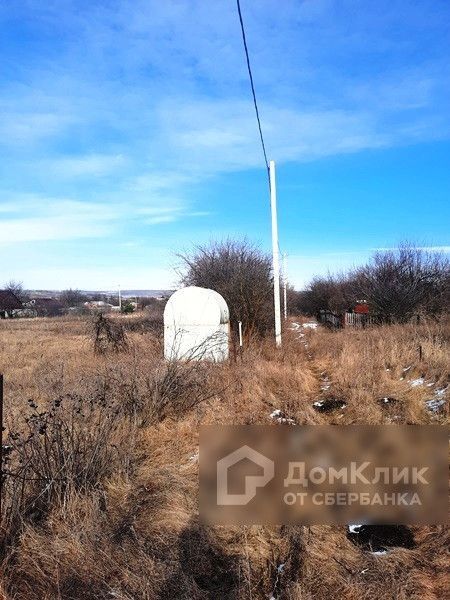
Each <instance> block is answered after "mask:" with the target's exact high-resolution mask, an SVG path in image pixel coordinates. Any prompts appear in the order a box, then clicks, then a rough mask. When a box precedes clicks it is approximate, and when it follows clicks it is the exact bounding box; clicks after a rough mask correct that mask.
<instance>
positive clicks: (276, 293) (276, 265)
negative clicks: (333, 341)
mask: <svg viewBox="0 0 450 600" xmlns="http://www.w3.org/2000/svg"><path fill="white" fill-rule="evenodd" d="M269 176H270V208H271V211H272V257H273V298H274V308H275V342H276V344H277V346H281V309H280V260H279V255H278V222H277V189H276V182H275V162H274V161H273V160H271V161H270V163H269Z"/></svg>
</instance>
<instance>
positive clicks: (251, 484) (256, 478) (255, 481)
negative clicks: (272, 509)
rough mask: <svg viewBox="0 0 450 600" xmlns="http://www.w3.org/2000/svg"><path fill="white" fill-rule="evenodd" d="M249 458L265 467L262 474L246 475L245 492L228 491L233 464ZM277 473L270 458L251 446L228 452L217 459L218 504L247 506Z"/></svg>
mask: <svg viewBox="0 0 450 600" xmlns="http://www.w3.org/2000/svg"><path fill="white" fill-rule="evenodd" d="M245 459H247V460H249V461H251V462H252V463H254V464H256V465H258V466H259V467H261V468H262V469H263V474H262V475H246V476H245V488H244V490H245V491H244V493H243V494H229V493H228V473H229V470H230V468H231V467H232V466H233V465H236V464H237V463H239V462H240V461H242V460H245ZM274 473H275V465H274V462H273V461H272V460H270V458H267V457H266V456H264V455H263V454H261V453H260V452H257V451H256V450H253V448H250V446H241V448H238V450H235V451H234V452H231V453H230V454H227V456H225V457H224V458H221V459H220V460H218V461H217V505H218V506H245V505H246V504H248V503H249V502H250V500H251V499H252V498H254V497H255V496H256V491H257V489H258V488H260V487H264V486H265V485H266V484H267V483H269V481H270V480H271V479H273V476H274Z"/></svg>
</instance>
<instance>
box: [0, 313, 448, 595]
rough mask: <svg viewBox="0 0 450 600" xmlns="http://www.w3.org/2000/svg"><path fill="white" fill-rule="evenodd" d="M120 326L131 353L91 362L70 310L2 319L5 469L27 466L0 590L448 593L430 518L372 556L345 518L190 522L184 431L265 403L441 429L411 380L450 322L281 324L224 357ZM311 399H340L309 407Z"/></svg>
mask: <svg viewBox="0 0 450 600" xmlns="http://www.w3.org/2000/svg"><path fill="white" fill-rule="evenodd" d="M118 318H120V317H118ZM123 323H124V324H125V325H126V329H127V330H128V339H129V351H128V352H122V353H110V354H106V355H104V356H102V355H96V354H94V352H93V343H92V340H91V339H90V337H89V335H88V333H87V329H88V323H87V321H86V320H83V319H81V318H80V319H75V318H73V319H69V318H55V319H34V320H25V319H24V320H10V321H1V322H0V371H1V372H3V373H4V377H5V409H4V419H5V425H6V431H5V432H4V440H7V439H9V436H10V434H11V432H12V433H13V434H14V435H15V441H14V444H16V446H17V450H15V451H13V452H12V453H11V456H10V458H9V462H8V464H7V467H8V468H10V470H11V472H13V471H14V469H16V470H17V469H19V470H20V468H22V469H24V468H25V469H27V470H26V473H27V476H26V477H22V479H20V477H16V478H15V477H14V476H13V475H11V476H7V478H6V481H5V484H4V494H3V503H2V547H1V551H2V559H3V570H2V583H1V588H0V597H1V598H4V599H5V600H6V599H8V600H12V599H20V600H22V599H23V600H27V599H39V600H45V599H59V598H61V599H64V600H70V599H73V600H75V599H76V600H78V599H83V600H90V599H92V600H94V599H95V600H100V599H105V600H106V599H117V600H119V599H120V600H132V599H146V600H156V599H161V600H163V599H167V600H172V599H179V600H181V599H183V600H200V599H211V600H220V599H240V600H244V599H245V600H259V599H261V600H262V599H266V600H268V599H269V598H271V596H272V595H274V594H276V598H277V600H280V599H283V600H284V599H286V600H287V599H289V600H300V599H302V600H310V599H311V600H313V599H335V598H336V599H341V598H342V599H351V600H353V599H354V600H356V599H374V600H383V599H404V600H411V599H414V600H419V599H420V600H432V599H442V598H445V597H449V594H450V586H449V579H448V566H449V557H448V548H449V535H448V529H447V528H446V527H445V526H437V527H423V526H420V527H419V526H415V527H412V528H411V529H412V532H413V534H414V539H415V542H416V546H415V547H414V548H413V549H405V548H394V549H392V551H390V552H389V553H388V554H387V555H384V556H376V555H373V554H372V553H370V552H367V551H365V550H362V549H361V548H359V547H358V546H355V545H354V544H353V543H352V542H351V541H350V540H349V539H348V538H347V535H346V528H345V527H337V526H333V527H331V526H313V527H300V526H299V527H276V528H275V527H271V528H269V527H259V526H258V527H257V526H254V527H245V528H243V527H241V528H239V527H235V528H227V527H204V526H201V525H200V524H199V521H198V509H197V493H198V489H197V487H198V484H197V477H198V429H199V425H200V424H206V423H229V424H251V423H253V424H270V423H273V426H274V427H278V426H281V425H278V424H277V423H276V422H275V421H274V420H271V419H270V417H269V415H270V413H271V412H272V411H273V410H274V409H280V410H282V411H283V412H284V413H285V414H286V415H287V416H289V417H290V418H292V419H294V420H295V422H296V423H298V424H339V425H345V424H352V423H365V424H378V423H394V424H395V423H434V424H436V425H437V426H439V425H443V424H444V423H446V422H447V419H448V402H446V403H445V404H443V405H442V406H440V407H439V409H437V411H436V412H433V411H431V410H429V409H427V405H426V401H427V400H429V399H430V394H431V392H430V389H431V388H428V387H427V386H425V385H418V386H416V387H412V386H411V384H410V382H411V381H412V380H414V379H415V378H419V377H422V376H423V377H424V378H425V379H426V380H427V381H433V382H435V386H436V388H445V387H446V386H447V385H448V384H449V382H450V376H449V342H450V323H449V322H448V321H445V322H441V323H427V322H422V323H421V324H420V325H402V326H400V325H399V326H383V327H377V328H372V329H366V330H353V331H352V330H345V331H337V332H330V331H328V330H326V329H318V330H316V331H310V330H306V329H305V330H304V337H299V331H300V330H295V331H293V330H290V329H289V328H286V332H285V338H284V345H283V348H282V349H281V350H275V349H274V345H273V341H272V340H271V339H270V340H269V339H268V340H264V341H259V342H257V341H255V342H252V343H251V344H250V345H249V347H248V348H247V349H246V350H245V353H244V355H243V356H242V358H241V357H239V358H238V360H230V362H229V363H228V364H222V365H208V364H195V365H190V364H188V365H168V364H166V363H165V362H164V360H163V358H162V343H161V339H160V337H159V336H158V335H156V334H155V333H153V332H151V331H147V330H146V328H145V327H141V326H140V321H139V318H138V317H129V318H125V317H124V318H123ZM305 341H306V346H305ZM419 346H422V360H420V358H419V351H418V347H419ZM407 367H410V369H409V370H407V371H405V372H404V371H403V369H405V368H407ZM402 377H403V379H401V378H402ZM326 378H327V379H328V380H329V381H330V383H329V385H330V387H329V389H327V390H323V389H321V387H324V381H326ZM327 395H333V396H334V397H339V398H342V399H343V400H345V403H346V407H345V409H338V410H335V411H332V412H330V413H318V412H317V411H315V410H314V408H313V406H312V404H313V402H314V401H315V400H317V399H318V398H324V397H327ZM382 397H394V398H395V399H396V402H395V403H393V404H388V405H386V406H383V405H382V404H380V403H379V399H380V398H382ZM431 397H432V394H431ZM443 397H444V398H446V397H448V392H445V393H444V395H443ZM30 415H31V419H29V417H30ZM26 418H27V419H29V420H28V421H26V420H25V419H26ZM33 436H34V437H33ZM28 438H29V439H30V440H31V441H29V442H27V443H25V439H28ZM55 440H56V441H55ZM4 443H7V442H5V441H4ZM22 443H23V445H21V444H22ZM20 460H22V463H19V461H20ZM22 473H23V471H22ZM281 563H285V568H284V570H283V572H282V574H281V576H280V577H278V579H279V581H278V583H276V581H277V566H278V565H280V564H281ZM275 587H276V588H277V589H276V590H275V592H274V589H275Z"/></svg>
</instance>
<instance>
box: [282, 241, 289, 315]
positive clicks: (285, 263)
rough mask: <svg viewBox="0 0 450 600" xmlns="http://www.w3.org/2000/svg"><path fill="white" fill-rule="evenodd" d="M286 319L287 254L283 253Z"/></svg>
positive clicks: (285, 311) (285, 313)
mask: <svg viewBox="0 0 450 600" xmlns="http://www.w3.org/2000/svg"><path fill="white" fill-rule="evenodd" d="M283 287H284V289H283V292H284V320H285V321H286V320H287V315H288V313H287V254H286V252H284V253H283Z"/></svg>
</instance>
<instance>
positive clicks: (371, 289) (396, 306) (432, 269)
mask: <svg viewBox="0 0 450 600" xmlns="http://www.w3.org/2000/svg"><path fill="white" fill-rule="evenodd" d="M449 267H450V264H449V260H448V259H447V258H446V257H445V256H444V255H443V254H441V253H435V252H427V251H424V250H422V249H420V248H417V247H415V246H413V245H411V244H402V245H400V246H399V247H398V248H397V249H395V250H387V251H382V252H377V253H375V254H374V256H373V258H372V259H371V261H370V262H369V263H368V264H367V265H366V266H364V267H361V268H360V269H357V270H356V272H355V273H354V278H355V288H356V290H357V291H358V294H359V295H360V296H361V298H363V299H365V300H367V301H368V302H369V303H370V305H371V306H372V308H373V310H374V312H377V313H378V314H380V315H381V316H382V317H383V318H385V319H390V320H393V321H397V322H404V321H407V320H408V319H410V318H411V316H412V315H413V314H415V313H418V312H426V313H428V314H430V313H431V314H436V313H438V312H442V311H443V310H448V304H447V306H446V303H447V302H448V286H449V273H450V270H449Z"/></svg>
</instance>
